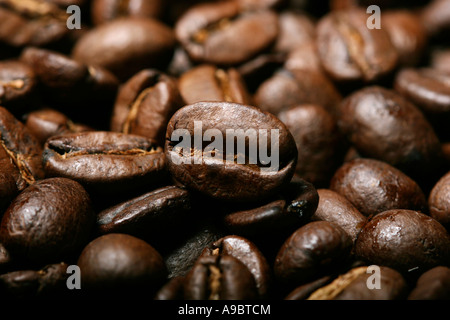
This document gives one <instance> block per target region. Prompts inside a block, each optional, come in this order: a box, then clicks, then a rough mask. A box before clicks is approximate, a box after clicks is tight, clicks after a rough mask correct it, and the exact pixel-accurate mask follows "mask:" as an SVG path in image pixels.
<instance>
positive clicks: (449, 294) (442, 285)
mask: <svg viewBox="0 0 450 320" xmlns="http://www.w3.org/2000/svg"><path fill="white" fill-rule="evenodd" d="M449 288H450V269H449V268H448V267H444V266H438V267H434V268H432V269H430V270H428V271H426V272H424V273H423V274H422V275H421V276H420V277H419V279H418V280H417V283H416V286H415V287H414V289H413V290H412V291H411V292H410V294H409V295H408V300H448V299H450V290H449Z"/></svg>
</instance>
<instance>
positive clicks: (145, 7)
mask: <svg viewBox="0 0 450 320" xmlns="http://www.w3.org/2000/svg"><path fill="white" fill-rule="evenodd" d="M163 2H164V1H163V0H127V1H122V0H93V1H92V4H91V17H92V22H93V23H94V24H95V25H98V24H102V23H106V22H109V21H112V20H115V19H117V18H121V17H129V16H132V17H144V18H145V17H147V18H159V17H160V16H161V15H162V13H163Z"/></svg>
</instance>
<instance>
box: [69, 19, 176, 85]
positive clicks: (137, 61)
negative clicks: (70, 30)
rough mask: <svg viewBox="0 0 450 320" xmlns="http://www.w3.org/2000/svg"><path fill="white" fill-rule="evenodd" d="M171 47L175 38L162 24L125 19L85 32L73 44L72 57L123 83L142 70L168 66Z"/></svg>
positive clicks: (155, 21) (145, 20)
mask: <svg viewBox="0 0 450 320" xmlns="http://www.w3.org/2000/svg"><path fill="white" fill-rule="evenodd" d="M174 46H175V36H174V34H173V32H172V30H171V29H170V28H169V27H167V26H166V25H164V24H163V23H161V22H159V21H158V20H154V19H151V18H137V17H136V18H131V17H126V18H120V19H115V20H114V21H111V22H108V23H104V24H101V25H99V26H97V27H95V28H93V29H92V30H90V31H88V32H87V33H86V34H84V35H83V36H82V37H81V38H80V39H79V40H78V41H77V43H76V45H75V47H74V48H73V51H72V55H73V57H74V59H75V60H77V61H80V62H82V63H84V64H87V65H97V66H100V67H103V68H105V69H107V70H110V71H111V72H112V73H113V74H114V75H116V76H117V77H118V78H119V79H120V80H122V81H123V80H128V79H129V78H130V77H131V76H133V75H134V74H135V73H137V72H139V71H140V70H142V69H145V68H153V67H158V66H160V65H163V64H168V63H169V61H170V56H171V54H172V53H173V49H174ZM105 53H107V54H105Z"/></svg>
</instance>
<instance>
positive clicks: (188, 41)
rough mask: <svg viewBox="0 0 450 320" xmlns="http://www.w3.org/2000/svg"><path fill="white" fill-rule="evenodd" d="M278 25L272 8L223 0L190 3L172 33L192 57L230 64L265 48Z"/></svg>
mask: <svg viewBox="0 0 450 320" xmlns="http://www.w3.org/2000/svg"><path fill="white" fill-rule="evenodd" d="M278 28H279V26H278V17H277V15H276V13H275V12H273V11H271V10H244V9H242V7H241V6H240V5H239V3H238V2H236V1H225V2H217V3H205V4H199V5H195V6H192V7H191V8H189V9H188V10H187V11H186V12H185V13H184V14H183V15H182V16H181V17H180V18H179V19H178V21H177V22H176V25H175V34H176V37H177V39H178V41H179V42H180V43H181V44H182V46H183V48H184V49H185V50H186V51H187V53H188V54H189V56H190V57H191V58H192V59H193V60H194V61H196V62H202V63H211V64H215V65H219V66H232V65H237V64H240V63H243V62H245V61H247V60H249V59H251V58H253V57H254V56H256V55H257V54H258V53H261V52H262V51H263V50H265V49H267V48H268V47H269V46H270V45H271V44H272V43H273V42H274V41H275V40H276V37H277V35H278ZM241 44H245V45H241Z"/></svg>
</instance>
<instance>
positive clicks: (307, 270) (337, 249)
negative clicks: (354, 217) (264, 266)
mask: <svg viewBox="0 0 450 320" xmlns="http://www.w3.org/2000/svg"><path fill="white" fill-rule="evenodd" d="M351 248H352V240H351V238H350V236H349V235H348V234H347V233H346V232H345V231H344V230H343V229H342V228H341V227H339V226H338V225H336V224H334V223H331V222H328V221H313V222H310V223H308V224H306V225H304V226H303V227H300V228H299V229H297V230H296V231H295V232H294V233H293V234H292V235H291V236H290V237H289V238H288V239H287V240H286V241H285V243H284V244H283V245H282V246H281V248H280V250H279V252H278V255H277V257H276V259H275V263H274V267H273V268H274V273H275V276H276V278H277V279H278V280H279V281H281V282H283V283H286V284H289V285H290V286H292V285H300V284H303V283H306V282H309V281H312V280H315V279H316V278H318V277H321V276H323V275H324V273H325V272H326V270H327V269H328V270H329V269H330V268H337V266H338V265H339V264H342V263H343V262H344V261H345V260H346V259H347V258H348V256H349V254H350V251H351Z"/></svg>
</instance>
